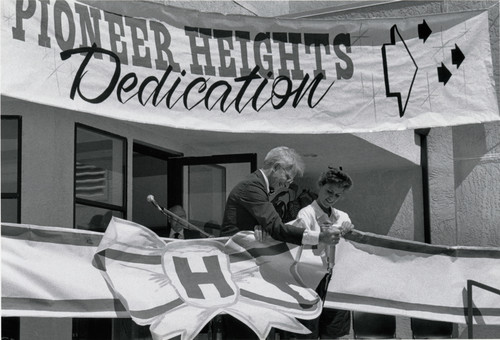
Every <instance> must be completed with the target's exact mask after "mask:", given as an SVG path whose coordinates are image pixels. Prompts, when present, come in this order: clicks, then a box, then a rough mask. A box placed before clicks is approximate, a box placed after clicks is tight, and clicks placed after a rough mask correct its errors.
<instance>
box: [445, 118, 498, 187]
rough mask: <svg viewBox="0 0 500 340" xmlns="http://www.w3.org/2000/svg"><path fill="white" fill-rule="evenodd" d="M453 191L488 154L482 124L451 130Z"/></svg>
mask: <svg viewBox="0 0 500 340" xmlns="http://www.w3.org/2000/svg"><path fill="white" fill-rule="evenodd" d="M452 133H453V159H454V173H455V189H457V188H458V187H459V186H460V185H461V184H462V182H463V180H464V179H466V178H467V176H469V174H470V173H471V172H472V171H473V170H474V168H475V167H476V166H477V165H478V164H479V163H480V162H481V159H483V157H484V156H485V155H486V154H488V152H490V151H491V150H488V146H487V145H486V135H487V134H486V131H485V125H484V124H474V125H462V126H455V127H453V128H452Z"/></svg>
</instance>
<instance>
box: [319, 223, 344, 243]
mask: <svg viewBox="0 0 500 340" xmlns="http://www.w3.org/2000/svg"><path fill="white" fill-rule="evenodd" d="M339 240H340V230H339V229H338V228H335V227H332V228H324V229H323V230H322V231H321V232H320V233H319V243H325V244H327V245H335V244H337V243H339Z"/></svg>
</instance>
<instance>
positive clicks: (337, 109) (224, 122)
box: [1, 0, 500, 134]
mask: <svg viewBox="0 0 500 340" xmlns="http://www.w3.org/2000/svg"><path fill="white" fill-rule="evenodd" d="M2 13H3V16H4V20H2V24H1V25H2V93H3V94H4V95H7V96H11V97H15V98H20V99H23V100H28V101H33V102H37V103H41V104H45V105H52V106H56V107H62V108H65V109H69V110H76V111H83V112H89V113H92V114H96V115H102V116H106V117H111V118H115V119H122V120H126V121H132V122H139V123H147V124H156V125H162V126H169V127H174V128H184V129H194V130H199V129H204V130H211V131H225V132H269V133H315V134H316V133H354V132H370V131H386V130H403V129H417V128H428V127H434V126H452V125H459V124H471V123H480V122H488V121H495V120H499V118H500V117H499V112H498V99H497V97H496V93H495V87H494V79H493V67H492V55H491V46H490V44H491V42H490V41H491V40H490V37H489V33H488V32H489V29H488V13H487V12H486V11H484V12H461V13H449V14H439V15H427V16H419V17H411V18H383V19H363V20H360V19H350V20H348V21H338V20H336V21H332V20H307V19H275V18H258V17H247V16H238V15H221V14H214V13H200V12H197V11H191V10H185V9H179V8H175V7H169V6H164V5H162V4H159V3H153V2H146V1H75V0H59V1H53V2H44V1H42V2H40V1H35V0H24V1H23V0H19V1H15V0H8V1H2Z"/></svg>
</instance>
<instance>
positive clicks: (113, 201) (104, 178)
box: [74, 124, 127, 232]
mask: <svg viewBox="0 0 500 340" xmlns="http://www.w3.org/2000/svg"><path fill="white" fill-rule="evenodd" d="M75 135H76V143H75V181H74V188H75V228H78V229H87V230H93V231H100V232H103V231H105V229H106V227H107V225H108V223H109V221H110V220H111V217H112V216H116V217H120V218H126V192H127V190H126V178H127V176H126V150H127V149H126V147H127V146H126V139H125V138H123V137H120V136H116V135H112V134H110V133H107V132H104V131H100V130H97V129H94V128H90V127H87V126H84V125H81V124H77V126H76V133H75Z"/></svg>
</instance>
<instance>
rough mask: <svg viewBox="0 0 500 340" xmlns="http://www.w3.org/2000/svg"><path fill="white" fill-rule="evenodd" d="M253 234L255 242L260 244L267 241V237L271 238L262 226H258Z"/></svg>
mask: <svg viewBox="0 0 500 340" xmlns="http://www.w3.org/2000/svg"><path fill="white" fill-rule="evenodd" d="M253 234H254V236H255V240H256V241H259V242H264V241H266V240H267V237H268V236H269V234H268V233H267V232H266V231H265V230H264V229H262V227H261V226H260V225H256V226H255V227H254V229H253Z"/></svg>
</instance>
